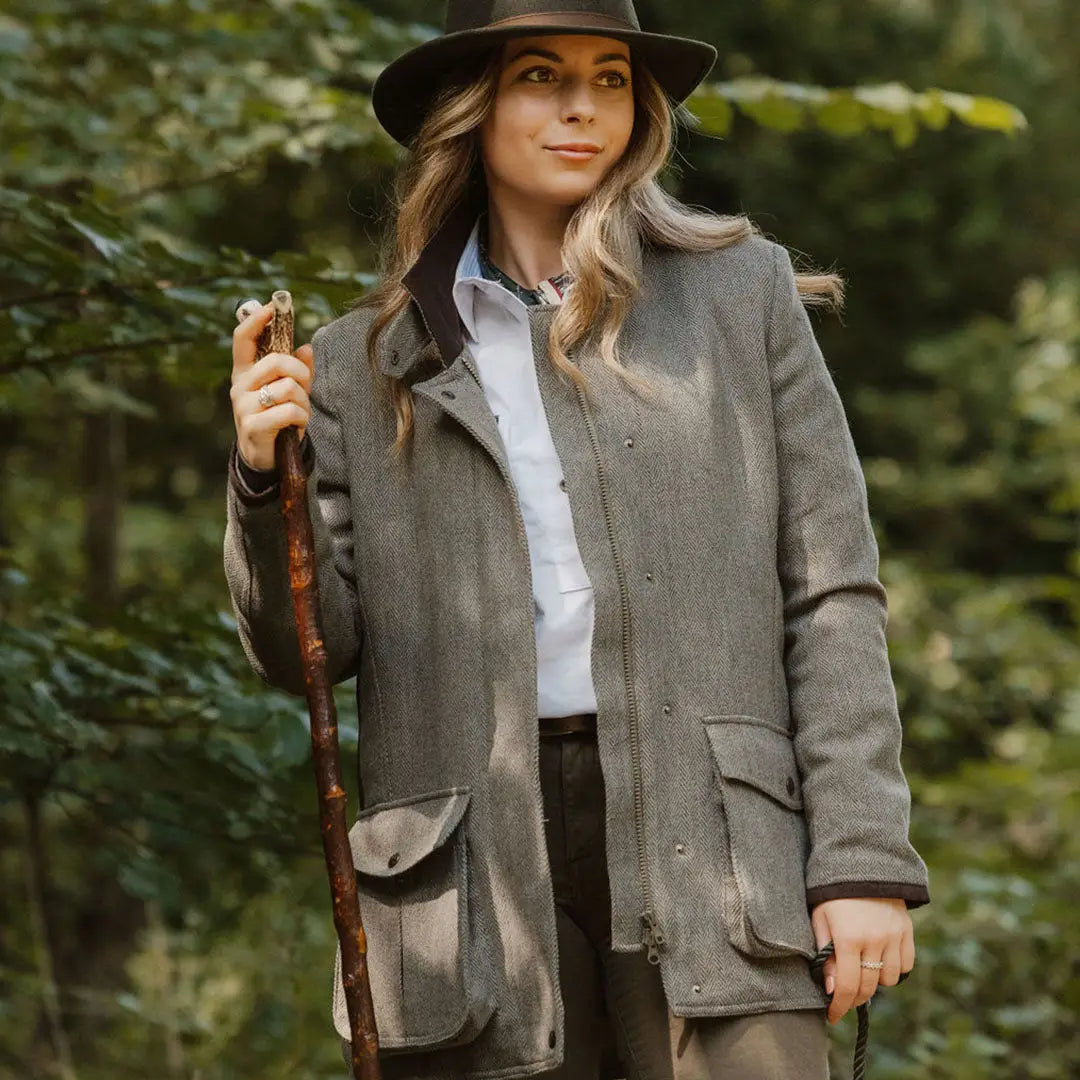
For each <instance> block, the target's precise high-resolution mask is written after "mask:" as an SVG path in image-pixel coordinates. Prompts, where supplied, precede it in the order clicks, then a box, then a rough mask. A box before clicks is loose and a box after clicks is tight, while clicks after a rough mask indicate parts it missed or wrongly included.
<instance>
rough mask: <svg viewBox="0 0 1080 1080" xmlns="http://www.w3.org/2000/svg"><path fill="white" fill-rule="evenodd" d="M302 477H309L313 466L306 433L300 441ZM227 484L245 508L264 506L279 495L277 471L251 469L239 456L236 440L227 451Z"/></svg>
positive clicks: (310, 445)
mask: <svg viewBox="0 0 1080 1080" xmlns="http://www.w3.org/2000/svg"><path fill="white" fill-rule="evenodd" d="M300 453H301V459H302V461H303V465H304V475H305V476H310V475H311V471H312V469H313V468H314V466H315V447H314V444H313V443H312V441H311V439H310V437H309V435H308V433H307V431H305V432H304V436H303V438H302V439H301V440H300ZM229 483H230V485H231V486H232V488H233V490H234V491H235V492H236V495H237V498H238V499H239V500H240V502H242V503H243V504H244V505H245V506H265V505H266V504H267V503H271V502H274V501H275V500H276V499H277V498H278V497H279V496H280V495H281V477H280V475H279V471H278V469H276V468H274V469H253V468H252V467H251V466H250V465H248V463H247V462H246V461H244V459H243V457H242V456H241V454H240V450H239V447H238V445H237V442H236V440H235V439H234V440H233V444H232V446H231V447H230V449H229Z"/></svg>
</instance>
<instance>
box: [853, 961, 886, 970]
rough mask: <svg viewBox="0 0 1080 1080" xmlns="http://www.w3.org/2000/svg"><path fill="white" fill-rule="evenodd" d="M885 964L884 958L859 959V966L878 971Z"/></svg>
mask: <svg viewBox="0 0 1080 1080" xmlns="http://www.w3.org/2000/svg"><path fill="white" fill-rule="evenodd" d="M884 966H885V961H884V960H860V961H859V967H864V968H874V969H875V970H876V971H880V970H881V969H882V968H883V967H884Z"/></svg>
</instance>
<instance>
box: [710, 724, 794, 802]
mask: <svg viewBox="0 0 1080 1080" xmlns="http://www.w3.org/2000/svg"><path fill="white" fill-rule="evenodd" d="M703 719H704V723H705V730H706V731H707V732H708V736H709V745H710V746H711V747H712V751H713V756H714V757H715V759H716V765H717V768H718V769H719V770H720V775H721V776H723V777H724V778H725V779H728V780H738V781H740V782H742V783H744V784H750V785H751V786H752V787H755V788H757V789H758V790H759V791H763V792H765V794H766V795H769V796H771V797H772V798H774V799H775V800H776V801H777V802H779V803H782V804H783V805H784V806H786V807H788V808H789V809H791V810H801V809H802V805H803V800H802V784H801V783H800V780H799V770H798V767H797V764H796V761H795V748H794V746H793V745H792V741H791V736H790V735H789V734H788V733H787V732H786V731H784V729H783V728H780V727H778V726H777V725H776V724H772V723H769V722H768V721H766V720H761V719H759V718H758V717H755V716H706V717H704V718H703Z"/></svg>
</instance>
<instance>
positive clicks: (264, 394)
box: [259, 383, 277, 409]
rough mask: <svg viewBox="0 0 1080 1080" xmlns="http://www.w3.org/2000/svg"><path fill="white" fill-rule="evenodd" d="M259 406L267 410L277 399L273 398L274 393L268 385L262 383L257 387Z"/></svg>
mask: <svg viewBox="0 0 1080 1080" xmlns="http://www.w3.org/2000/svg"><path fill="white" fill-rule="evenodd" d="M259 404H260V405H261V406H262V407H263V408H264V409H269V408H270V406H271V405H276V404H277V398H276V397H274V391H273V390H271V389H270V384H269V383H263V385H262V386H260V387H259Z"/></svg>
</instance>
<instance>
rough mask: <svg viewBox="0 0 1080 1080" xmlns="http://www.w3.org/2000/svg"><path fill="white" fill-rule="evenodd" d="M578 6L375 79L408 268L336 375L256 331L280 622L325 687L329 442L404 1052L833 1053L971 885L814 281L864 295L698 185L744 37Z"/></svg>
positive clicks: (267, 512)
mask: <svg viewBox="0 0 1080 1080" xmlns="http://www.w3.org/2000/svg"><path fill="white" fill-rule="evenodd" d="M556 6H557V7H558V8H559V10H557V11H554V12H544V11H543V10H542V9H540V5H538V4H536V3H530V2H527V0H505V2H501V3H495V4H481V3H479V2H477V0H472V2H468V0H462V2H454V0H451V3H450V4H449V7H448V12H447V20H446V27H445V30H446V32H445V34H444V35H443V36H442V37H440V38H436V39H434V40H433V41H431V42H428V43H426V44H424V45H422V46H419V47H418V48H416V49H413V50H412V51H411V52H409V53H406V54H405V56H403V57H401V58H399V59H398V60H397V61H395V62H394V63H393V64H391V65H389V67H388V68H387V69H386V70H385V71H384V72H383V74H382V75H381V76H380V78H379V81H378V82H377V83H376V86H375V88H374V92H373V98H372V100H373V106H374V108H375V111H376V114H377V115H378V117H379V119H380V121H381V122H382V123H383V125H384V126H385V127H386V128H387V130H388V131H389V132H390V133H391V134H392V135H393V136H394V137H395V138H397V139H398V140H399V141H400V142H402V143H403V144H404V145H407V146H409V147H410V150H411V154H410V156H409V158H408V162H407V167H406V169H405V170H404V172H403V173H402V176H401V181H400V186H399V190H398V200H397V206H396V216H395V228H394V230H393V232H392V235H391V237H390V244H389V254H388V255H387V256H386V257H384V260H383V270H382V273H381V275H380V279H381V280H380V284H379V285H378V287H377V288H376V289H374V290H373V291H372V293H371V294H370V295H369V296H367V297H365V298H364V301H363V302H362V303H361V304H360V305H358V306H356V307H355V308H354V310H352V311H350V312H349V313H347V314H345V315H343V316H341V317H340V318H338V319H335V320H334V321H333V322H332V323H330V324H329V325H328V326H325V327H322V328H320V329H319V330H318V331H317V332H316V334H315V337H314V339H313V342H312V345H310V346H303V347H302V348H301V349H299V350H297V353H296V355H295V356H285V355H280V354H271V355H270V356H267V357H264V358H263V359H261V360H259V361H258V362H257V363H256V362H254V355H255V351H254V341H255V338H256V337H257V335H258V333H259V331H260V330H261V328H262V327H263V325H264V324H265V322H266V319H267V318H268V314H269V306H267V307H265V308H263V310H261V311H259V312H257V313H255V314H253V315H251V316H250V317H249V318H247V319H246V320H245V321H244V322H243V323H242V324H241V325H240V326H239V327H238V328H237V331H236V334H235V344H234V350H233V355H234V369H233V389H232V399H233V409H234V414H235V421H236V429H237V442H236V444H235V445H234V447H233V451H232V454H231V456H230V484H229V496H228V522H227V529H226V537H225V566H226V573H227V577H228V582H229V587H230V590H231V594H232V598H233V603H234V608H235V611H236V616H237V621H238V626H239V630H240V635H241V640H242V643H243V646H244V649H245V651H246V653H247V656H248V658H249V660H250V662H251V664H252V666H253V667H254V669H255V670H256V671H257V672H258V673H259V674H260V675H261V676H262V678H263V679H264V680H266V682H267V683H269V684H270V685H273V686H276V687H279V688H282V689H285V690H288V691H290V692H293V693H296V694H302V693H304V690H305V687H304V682H303V676H302V672H301V669H300V661H299V655H298V649H297V645H296V629H295V622H294V617H293V613H292V600H291V594H290V591H289V582H288V573H287V552H286V550H285V542H284V530H283V528H282V523H281V520H280V488H279V486H278V484H277V482H276V477H275V474H274V471H273V467H274V449H273V448H274V439H275V438H276V435H277V432H278V431H279V430H281V428H283V427H284V426H286V425H289V424H295V425H296V426H297V427H298V428H299V429H300V430H301V433H302V435H303V439H302V445H303V447H304V450H305V461H306V463H307V467H308V469H309V476H310V480H309V486H308V490H309V493H310V509H311V516H312V523H313V528H314V531H315V540H316V551H317V557H318V570H319V591H320V599H321V606H322V620H323V636H324V645H325V648H326V653H327V664H328V667H329V671H330V675H331V678H332V679H333V680H334V681H340V680H342V679H345V678H348V677H350V676H352V675H356V676H357V709H358V717H359V753H358V773H359V781H360V786H361V792H362V795H361V804H362V806H363V807H364V809H363V810H362V811H361V813H360V815H359V817H358V819H357V821H356V823H355V825H354V826H353V829H352V831H351V834H350V836H351V839H352V843H353V852H354V859H355V862H356V866H357V870H358V878H357V880H358V887H359V889H360V896H361V906H362V911H363V917H364V924H365V928H366V930H367V935H368V948H369V956H368V962H369V971H370V977H371V982H372V996H373V1000H374V1003H375V1011H376V1019H377V1021H378V1027H379V1039H380V1047H381V1050H382V1051H383V1054H382V1058H383V1071H384V1074H385V1075H387V1076H400V1077H408V1078H413V1077H415V1078H419V1077H425V1078H443V1077H445V1078H447V1080H450V1078H455V1080H456V1078H459V1077H469V1078H473V1077H495V1076H499V1077H504V1076H505V1077H510V1076H526V1075H533V1074H535V1073H541V1072H543V1073H554V1075H555V1076H556V1077H558V1078H560V1080H562V1078H567V1080H579V1078H580V1080H585V1078H588V1080H595V1078H597V1077H599V1076H601V1075H622V1076H626V1077H628V1078H631V1080H645V1078H648V1080H655V1078H660V1077H664V1078H669V1077H670V1078H679V1080H687V1078H690V1077H694V1078H705V1077H709V1078H712V1077H720V1076H725V1077H726V1076H732V1077H740V1078H765V1077H770V1078H788V1077H791V1078H795V1077H799V1078H800V1080H811V1078H817V1077H825V1076H827V1075H828V1068H827V1029H826V1026H825V1022H826V1018H827V1019H828V1020H830V1021H831V1022H833V1023H836V1022H837V1021H838V1020H839V1019H840V1017H841V1016H842V1015H843V1014H844V1013H845V1012H846V1011H847V1010H848V1009H849V1008H851V1007H852V1006H853V1005H857V1004H859V1003H861V1002H863V1001H866V1000H867V999H868V998H869V997H870V996H871V995H872V994H873V993H874V991H875V989H876V988H877V986H878V985H885V986H889V985H893V984H895V983H896V982H897V981H898V979H899V976H900V974H901V972H902V971H907V970H909V969H910V968H911V967H912V966H913V962H914V943H913V936H912V927H911V919H910V916H909V915H908V913H907V911H908V908H910V907H915V906H918V905H920V904H925V903H927V902H928V901H929V893H928V890H927V870H926V866H925V864H924V863H923V861H922V859H921V858H920V857H919V855H918V854H917V853H916V852H915V850H914V849H913V848H912V846H911V844H910V843H909V841H908V825H909V810H910V795H909V791H908V788H907V784H906V781H905V778H904V774H903V771H902V769H901V766H900V758H899V752H900V736H901V732H900V722H899V717H898V715H897V709H896V698H895V693H894V690H893V685H892V681H891V676H890V672H889V665H888V658H887V651H886V644H885V633H884V631H885V618H886V606H885V593H884V590H883V588H882V586H881V583H880V581H879V580H878V578H877V548H876V546H875V542H874V537H873V532H872V530H871V527H870V522H869V518H868V514H867V505H866V490H865V486H864V482H863V478H862V472H861V469H860V467H859V463H858V459H857V457H856V454H855V449H854V446H853V444H852V440H851V436H850V433H849V430H848V427H847V423H846V419H845V414H844V411H843V408H842V405H841V403H840V399H839V396H838V394H837V392H836V389H835V387H834V385H833V383H832V380H831V378H830V376H829V374H828V371H827V368H826V366H825V363H824V359H823V357H822V355H821V352H820V349H819V348H818V346H817V343H816V341H815V339H814V335H813V332H812V329H811V327H810V323H809V320H808V318H807V315H806V312H805V310H804V306H803V300H802V297H803V295H804V294H805V295H806V296H807V298H808V299H811V300H812V299H815V298H817V299H820V298H821V297H822V296H828V295H830V294H831V295H836V294H837V292H838V283H837V282H836V280H835V279H832V278H830V277H817V278H810V277H803V278H797V277H796V275H795V274H794V271H793V268H792V264H791V261H790V259H789V257H788V255H787V252H786V250H785V249H784V248H783V247H781V246H780V245H778V244H775V243H773V242H771V241H769V240H767V239H765V238H763V237H762V236H761V235H760V234H759V232H758V231H757V230H756V228H755V227H754V226H753V224H752V223H751V222H749V221H748V220H746V219H745V218H743V217H735V216H717V215H714V214H709V213H704V212H699V211H692V210H690V209H688V208H687V207H685V206H682V205H681V204H679V203H678V202H677V201H676V200H674V199H672V198H671V197H669V196H668V195H667V194H665V193H664V191H663V189H662V188H661V187H660V186H659V185H658V184H657V183H656V179H655V178H656V175H657V173H658V171H659V170H660V169H661V168H662V167H663V166H664V165H665V164H666V162H667V160H668V158H669V156H670V153H671V150H672V143H671V139H672V130H673V119H674V113H673V107H674V106H675V105H677V104H678V103H679V102H680V101H682V100H683V99H684V98H685V97H686V95H687V94H689V93H690V91H691V90H692V89H693V88H694V86H696V85H697V84H698V83H699V82H700V81H701V79H703V78H704V77H705V75H706V74H707V72H708V70H709V68H710V67H711V64H712V62H713V60H714V59H715V51H714V50H713V49H712V48H711V46H708V45H706V44H704V43H701V42H694V41H689V40H687V39H682V38H672V37H668V36H664V35H657V34H648V33H645V32H643V31H641V30H640V28H639V27H638V23H637V18H636V15H635V13H634V10H633V6H632V4H631V3H630V2H629V0H594V2H584V3H583V2H577V3H573V4H570V3H560V4H559V5H556ZM570 9H573V10H570ZM365 356H366V359H367V361H368V362H367V363H364V358H365ZM538 718H539V734H540V737H539V739H538V738H537V726H538ZM830 940H831V941H832V942H833V943H834V948H835V951H836V955H835V958H834V959H833V960H830V961H829V962H828V963H827V964H826V967H825V974H826V988H825V991H823V990H822V988H821V987H820V986H819V985H818V984H817V983H816V982H815V980H814V978H813V976H812V972H811V967H810V964H809V961H810V960H811V959H812V958H813V957H814V955H815V953H816V951H817V947H818V946H819V945H822V944H824V943H825V942H827V941H830ZM339 981H340V974H339V972H335V978H334V983H335V1009H334V1017H335V1025H336V1027H337V1030H338V1032H339V1034H340V1035H341V1036H342V1037H343V1038H344V1037H347V1035H348V1024H347V1020H346V1019H345V1012H344V1007H343V1004H342V1001H341V994H340V985H339ZM826 992H831V993H832V1001H831V1004H830V1003H829V1002H828V999H827V998H826V996H825V993H826ZM827 1005H828V1008H826V1006H827ZM345 1048H346V1049H348V1044H347V1043H346V1044H345Z"/></svg>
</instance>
